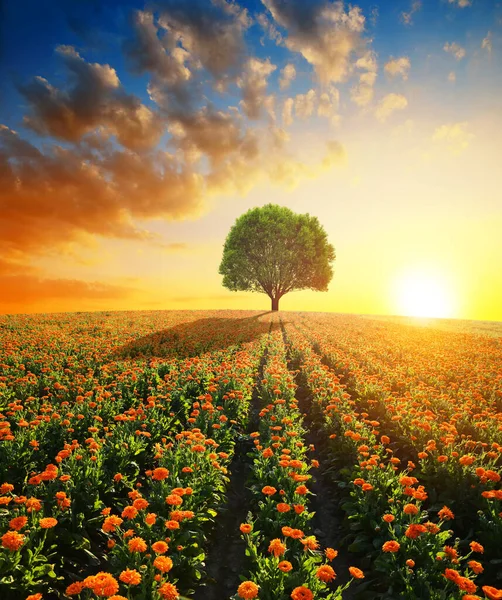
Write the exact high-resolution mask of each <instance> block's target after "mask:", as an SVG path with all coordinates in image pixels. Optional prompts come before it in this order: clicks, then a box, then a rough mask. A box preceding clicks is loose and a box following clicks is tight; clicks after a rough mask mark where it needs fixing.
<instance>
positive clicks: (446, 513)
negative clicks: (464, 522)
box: [438, 506, 455, 520]
mask: <svg viewBox="0 0 502 600" xmlns="http://www.w3.org/2000/svg"><path fill="white" fill-rule="evenodd" d="M438 517H439V518H440V519H443V520H451V519H454V518H455V515H454V514H453V513H452V511H451V510H450V509H449V508H448V507H447V506H443V508H442V509H441V510H440V511H439V512H438Z"/></svg>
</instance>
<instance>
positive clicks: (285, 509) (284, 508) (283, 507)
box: [277, 502, 291, 513]
mask: <svg viewBox="0 0 502 600" xmlns="http://www.w3.org/2000/svg"><path fill="white" fill-rule="evenodd" d="M277 510H278V511H279V512H280V513H286V512H289V511H290V510H291V506H290V505H289V504H286V503H285V502H279V504H278V505H277Z"/></svg>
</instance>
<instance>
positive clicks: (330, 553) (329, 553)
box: [324, 548, 338, 560]
mask: <svg viewBox="0 0 502 600" xmlns="http://www.w3.org/2000/svg"><path fill="white" fill-rule="evenodd" d="M324 554H325V555H326V558H327V559H328V560H333V559H334V558H336V557H337V556H338V550H333V548H326V550H325V551H324Z"/></svg>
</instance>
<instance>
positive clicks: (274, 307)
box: [272, 298, 279, 310]
mask: <svg viewBox="0 0 502 600" xmlns="http://www.w3.org/2000/svg"><path fill="white" fill-rule="evenodd" d="M272 310H279V298H272Z"/></svg>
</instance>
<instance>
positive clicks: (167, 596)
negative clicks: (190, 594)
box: [158, 582, 179, 600]
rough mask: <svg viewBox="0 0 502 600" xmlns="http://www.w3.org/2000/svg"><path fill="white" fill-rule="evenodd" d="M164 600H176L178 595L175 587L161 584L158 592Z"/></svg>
mask: <svg viewBox="0 0 502 600" xmlns="http://www.w3.org/2000/svg"><path fill="white" fill-rule="evenodd" d="M158 592H159V594H160V595H161V597H162V598H163V599H164V600H177V598H178V596H179V594H178V590H177V589H176V586H175V585H173V584H172V583H167V582H166V583H163V584H162V585H161V586H160V587H159V590H158Z"/></svg>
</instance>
